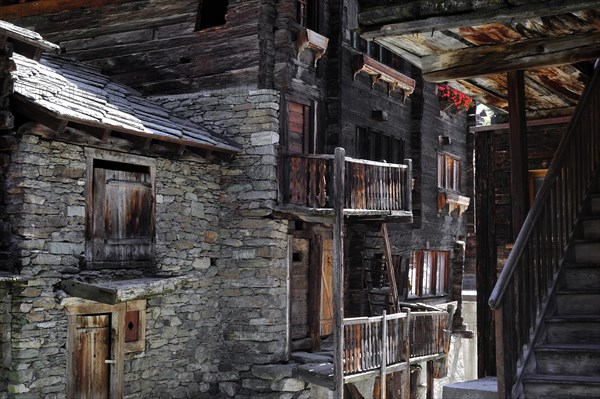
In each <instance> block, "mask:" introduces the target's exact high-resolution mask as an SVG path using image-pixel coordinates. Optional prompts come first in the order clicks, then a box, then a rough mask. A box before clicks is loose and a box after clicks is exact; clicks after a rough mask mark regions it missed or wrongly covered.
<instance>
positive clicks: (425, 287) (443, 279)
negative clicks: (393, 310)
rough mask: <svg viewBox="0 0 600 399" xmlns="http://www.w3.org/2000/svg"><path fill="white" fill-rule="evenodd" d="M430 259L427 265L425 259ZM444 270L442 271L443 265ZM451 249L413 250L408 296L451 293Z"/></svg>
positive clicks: (432, 295) (416, 296)
mask: <svg viewBox="0 0 600 399" xmlns="http://www.w3.org/2000/svg"><path fill="white" fill-rule="evenodd" d="M426 258H427V259H429V261H428V262H427V263H428V265H429V266H428V267H426V261H425V259H426ZM440 266H442V268H443V270H441V271H440V269H441V267H440ZM449 269H450V251H442V250H431V249H421V250H417V251H413V252H412V254H411V257H410V264H409V270H408V280H409V282H410V283H409V284H408V287H407V288H408V289H407V296H408V298H424V297H435V296H445V295H448V293H449V287H448V280H449Z"/></svg>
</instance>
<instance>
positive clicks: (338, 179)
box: [333, 147, 346, 399]
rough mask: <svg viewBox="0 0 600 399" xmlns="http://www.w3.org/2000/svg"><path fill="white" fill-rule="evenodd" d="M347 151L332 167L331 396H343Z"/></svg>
mask: <svg viewBox="0 0 600 399" xmlns="http://www.w3.org/2000/svg"><path fill="white" fill-rule="evenodd" d="M345 157H346V151H345V150H344V149H343V148H341V147H337V148H336V149H335V159H334V167H333V171H334V173H333V175H334V176H333V180H334V185H333V187H334V209H335V223H334V225H333V301H334V302H333V303H334V309H333V311H334V328H333V332H334V340H333V342H334V351H333V353H334V355H333V361H334V372H335V377H334V378H335V383H334V386H335V392H334V398H336V399H343V398H344V374H343V372H342V370H343V367H344V365H343V363H342V356H343V350H344V334H343V321H344V195H345V188H344V185H345V184H344V176H345V171H344V170H345V164H346V163H345Z"/></svg>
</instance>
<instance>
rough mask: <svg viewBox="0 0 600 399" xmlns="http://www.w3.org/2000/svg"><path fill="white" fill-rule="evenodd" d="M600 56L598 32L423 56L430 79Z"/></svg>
mask: <svg viewBox="0 0 600 399" xmlns="http://www.w3.org/2000/svg"><path fill="white" fill-rule="evenodd" d="M599 57H600V32H594V33H584V34H579V35H570V36H561V37H554V38H541V39H530V40H522V41H518V42H513V43H503V44H496V45H493V46H480V47H469V48H465V49H460V50H453V51H448V52H446V53H442V54H433V55H428V56H425V57H423V59H422V62H423V78H424V79H425V80H427V81H430V82H446V81H448V80H456V79H468V78H473V77H476V76H482V75H490V74H495V73H505V72H509V71H516V70H526V69H536V68H542V67H551V66H559V65H566V64H573V63H577V62H581V61H587V60H593V59H596V58H599Z"/></svg>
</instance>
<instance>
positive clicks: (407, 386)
mask: <svg viewBox="0 0 600 399" xmlns="http://www.w3.org/2000/svg"><path fill="white" fill-rule="evenodd" d="M403 311H404V312H405V313H406V322H405V323H404V337H403V338H404V339H403V341H402V344H403V345H404V348H403V349H404V356H405V358H406V373H404V374H405V375H406V381H404V398H403V399H410V323H411V320H410V319H411V317H410V308H404V309H403Z"/></svg>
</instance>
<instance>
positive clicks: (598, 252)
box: [573, 240, 600, 263]
mask: <svg viewBox="0 0 600 399" xmlns="http://www.w3.org/2000/svg"><path fill="white" fill-rule="evenodd" d="M573 253H574V256H575V262H577V263H599V262H600V242H598V241H594V240H592V241H589V240H577V241H575V242H574V251H573Z"/></svg>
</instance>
